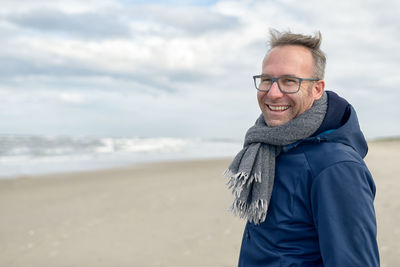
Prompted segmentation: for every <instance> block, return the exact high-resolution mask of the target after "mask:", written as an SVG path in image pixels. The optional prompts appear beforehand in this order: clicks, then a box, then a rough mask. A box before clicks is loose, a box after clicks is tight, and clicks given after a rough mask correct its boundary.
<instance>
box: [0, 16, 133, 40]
mask: <svg viewBox="0 0 400 267" xmlns="http://www.w3.org/2000/svg"><path fill="white" fill-rule="evenodd" d="M6 19H7V20H8V21H9V22H11V23H14V24H16V25H18V26H20V27H23V28H29V29H33V30H36V31H39V32H50V33H54V34H59V35H61V37H62V38H67V37H69V36H71V35H72V36H78V37H80V38H84V39H91V38H94V39H98V38H100V39H108V38H119V37H129V35H130V28H129V25H128V24H127V21H124V18H123V17H121V16H118V15H117V14H107V13H78V14H68V13H65V12H63V11H60V10H56V9H34V10H30V11H29V12H24V13H15V14H9V15H8V16H6Z"/></svg>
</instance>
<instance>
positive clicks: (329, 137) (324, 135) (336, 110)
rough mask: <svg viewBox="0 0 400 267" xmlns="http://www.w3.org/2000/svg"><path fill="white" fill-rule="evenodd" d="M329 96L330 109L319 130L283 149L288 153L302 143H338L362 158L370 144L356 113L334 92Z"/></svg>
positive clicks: (328, 92)
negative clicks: (350, 148)
mask: <svg viewBox="0 0 400 267" xmlns="http://www.w3.org/2000/svg"><path fill="white" fill-rule="evenodd" d="M326 93H327V95H328V109H327V111H326V115H325V118H324V120H323V122H322V124H321V126H320V127H319V129H318V130H317V131H316V132H315V133H314V134H313V135H312V136H311V137H309V138H306V139H303V140H301V141H299V142H296V143H294V144H290V145H287V146H285V147H283V150H284V151H288V150H290V149H292V148H294V147H296V146H298V145H299V144H300V143H320V142H336V143H342V144H344V145H347V146H350V147H352V148H353V149H354V150H355V151H356V152H357V153H358V154H359V155H360V156H361V157H362V158H364V157H365V156H366V155H367V152H368V144H367V141H366V140H365V137H364V134H363V133H362V131H361V129H360V125H359V123H358V118H357V114H356V111H355V110H354V108H353V106H352V105H350V104H349V103H348V102H347V101H346V100H345V99H344V98H342V97H340V96H338V95H337V94H336V93H334V92H332V91H326Z"/></svg>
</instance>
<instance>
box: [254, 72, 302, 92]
mask: <svg viewBox="0 0 400 267" xmlns="http://www.w3.org/2000/svg"><path fill="white" fill-rule="evenodd" d="M274 81H275V79H273V78H272V77H268V76H263V77H256V78H255V80H254V82H255V84H256V88H257V89H258V90H261V91H268V90H269V89H271V86H272V84H273V83H274ZM277 82H278V83H279V88H280V90H281V91H282V92H283V93H287V94H293V93H296V92H297V91H298V90H299V88H300V79H298V78H292V77H282V78H279V79H278V80H277Z"/></svg>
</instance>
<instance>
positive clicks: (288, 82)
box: [281, 78, 297, 84]
mask: <svg viewBox="0 0 400 267" xmlns="http://www.w3.org/2000/svg"><path fill="white" fill-rule="evenodd" d="M281 82H282V83H283V84H293V83H297V80H296V79H291V78H282V79H281Z"/></svg>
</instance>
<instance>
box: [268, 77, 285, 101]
mask: <svg viewBox="0 0 400 267" xmlns="http://www.w3.org/2000/svg"><path fill="white" fill-rule="evenodd" d="M282 96H283V93H282V92H281V90H280V89H279V86H278V81H274V82H273V83H272V85H271V88H270V89H269V91H268V97H269V98H280V97H282Z"/></svg>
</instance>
